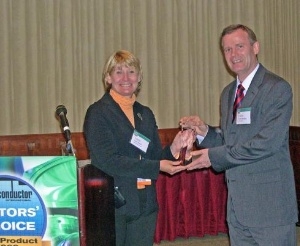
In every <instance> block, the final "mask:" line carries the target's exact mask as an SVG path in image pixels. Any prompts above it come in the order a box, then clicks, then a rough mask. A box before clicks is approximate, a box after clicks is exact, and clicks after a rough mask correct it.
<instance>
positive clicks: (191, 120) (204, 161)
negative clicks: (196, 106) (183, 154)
mask: <svg viewBox="0 0 300 246" xmlns="http://www.w3.org/2000/svg"><path fill="white" fill-rule="evenodd" d="M179 124H180V126H181V127H182V128H184V129H190V130H192V131H193V132H194V136H195V137H194V141H195V140H196V136H197V135H200V136H202V137H205V136H206V134H207V132H208V125H207V124H205V122H204V121H203V120H202V119H200V117H199V116H185V117H182V118H181V119H180V121H179ZM190 155H191V156H192V162H191V163H190V164H188V165H187V166H186V170H194V169H202V168H208V167H210V166H211V162H210V159H209V155H208V149H201V150H195V151H190Z"/></svg>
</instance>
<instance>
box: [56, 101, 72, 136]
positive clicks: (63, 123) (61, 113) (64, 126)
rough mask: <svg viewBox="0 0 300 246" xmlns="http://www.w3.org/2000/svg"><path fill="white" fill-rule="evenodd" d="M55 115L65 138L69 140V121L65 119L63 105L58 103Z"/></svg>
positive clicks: (65, 111)
mask: <svg viewBox="0 0 300 246" xmlns="http://www.w3.org/2000/svg"><path fill="white" fill-rule="evenodd" d="M55 113H56V116H57V117H58V118H59V119H60V125H61V128H62V129H63V131H64V133H65V137H66V139H67V141H70V140H71V131H70V128H69V122H68V119H67V116H66V115H67V109H66V107H65V106H64V105H58V106H57V107H56V111H55Z"/></svg>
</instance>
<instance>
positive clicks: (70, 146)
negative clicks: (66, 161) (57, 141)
mask: <svg viewBox="0 0 300 246" xmlns="http://www.w3.org/2000/svg"><path fill="white" fill-rule="evenodd" d="M66 155H68V156H75V157H76V155H75V149H74V147H73V144H72V140H71V139H70V140H68V141H67V142H66Z"/></svg>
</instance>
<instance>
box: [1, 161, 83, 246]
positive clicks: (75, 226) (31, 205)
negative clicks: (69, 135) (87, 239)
mask: <svg viewBox="0 0 300 246" xmlns="http://www.w3.org/2000/svg"><path fill="white" fill-rule="evenodd" d="M77 191H78V189H77V163H76V158H75V157H74V156H34V157H29V156H24V157H23V156H18V157H16V156H12V157H0V245H1V246H25V245H26V246H27V245H31V246H66V245H68V246H79V245H80V243H79V242H80V236H79V218H78V192H77Z"/></svg>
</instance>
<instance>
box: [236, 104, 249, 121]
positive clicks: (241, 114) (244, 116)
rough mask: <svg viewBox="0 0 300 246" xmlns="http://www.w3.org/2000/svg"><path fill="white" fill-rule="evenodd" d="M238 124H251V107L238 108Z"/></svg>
mask: <svg viewBox="0 0 300 246" xmlns="http://www.w3.org/2000/svg"><path fill="white" fill-rule="evenodd" d="M236 124H237V125H249V124H251V108H238V109H237V113H236Z"/></svg>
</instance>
